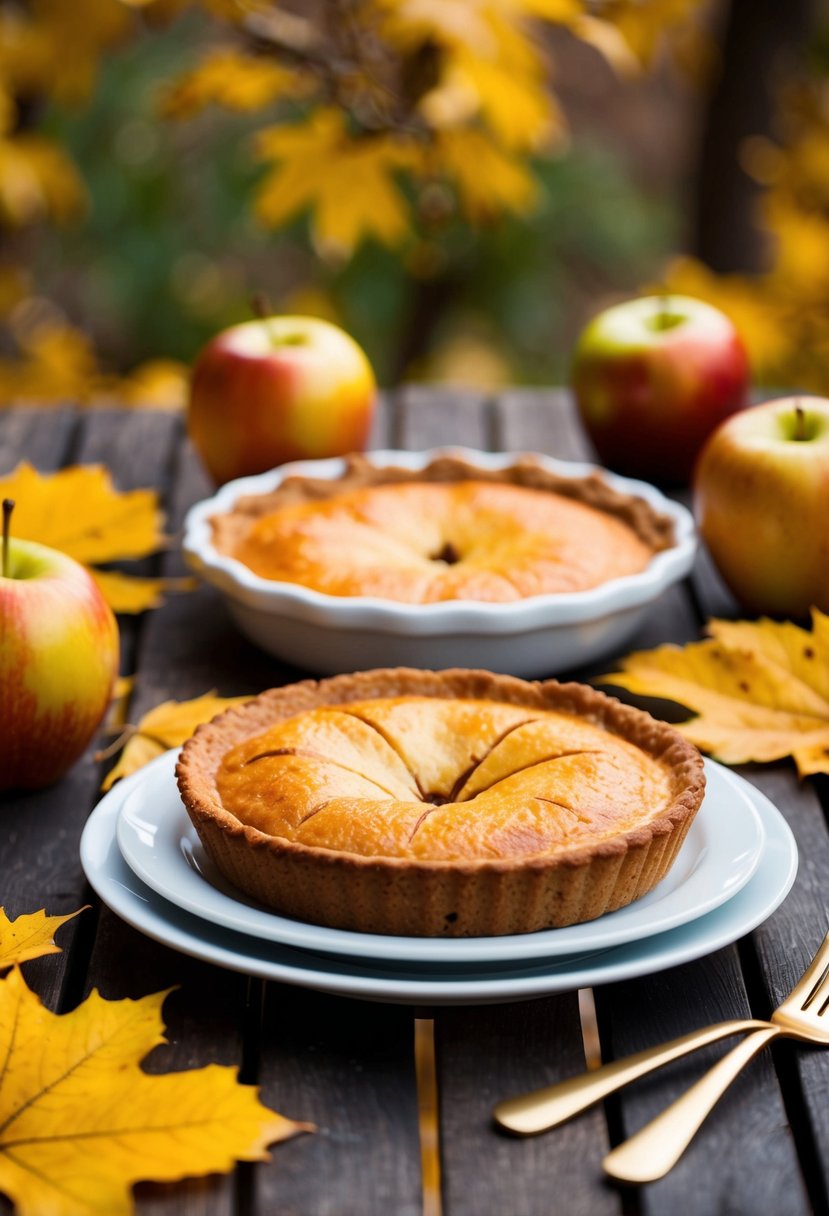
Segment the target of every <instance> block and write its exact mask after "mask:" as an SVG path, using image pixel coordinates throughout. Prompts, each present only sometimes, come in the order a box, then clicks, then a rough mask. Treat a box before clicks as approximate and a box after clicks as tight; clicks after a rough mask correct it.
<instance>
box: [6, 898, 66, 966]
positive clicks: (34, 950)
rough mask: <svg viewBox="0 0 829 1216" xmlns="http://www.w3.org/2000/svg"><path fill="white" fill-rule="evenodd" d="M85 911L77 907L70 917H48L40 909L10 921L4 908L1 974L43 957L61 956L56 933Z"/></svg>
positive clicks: (43, 910)
mask: <svg viewBox="0 0 829 1216" xmlns="http://www.w3.org/2000/svg"><path fill="white" fill-rule="evenodd" d="M83 910H84V909H83V908H78V910H77V912H70V913H69V914H68V915H67V916H47V915H46V911H45V909H41V910H40V912H31V913H29V914H28V915H23V916H18V917H17V918H16V920H9V918H8V916H7V915H6V910H5V908H0V971H3V970H5V969H6V968H7V967H12V966H14V965H15V964H16V963H25V962H28V961H29V960H30V959H33V958H40V957H41V956H42V955H44V954H60V952H61V950H60V946H56V945H55V940H54V939H55V933H56V931H57V930H58V929H59V928H60V927H61V925H65V924H66V922H67V921H68V920H72V919H73V917H75V916H77V915H78V914H79V913H80V912H83Z"/></svg>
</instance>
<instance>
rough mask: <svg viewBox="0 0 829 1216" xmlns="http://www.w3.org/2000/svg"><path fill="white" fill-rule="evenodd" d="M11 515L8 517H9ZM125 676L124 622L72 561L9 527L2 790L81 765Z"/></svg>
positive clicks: (0, 700) (0, 614)
mask: <svg viewBox="0 0 829 1216" xmlns="http://www.w3.org/2000/svg"><path fill="white" fill-rule="evenodd" d="M5 514H6V516H8V514H9V511H8V510H7V511H6V512H5ZM117 674H118V626H117V624H116V621H115V617H114V616H113V615H112V611H111V610H110V608H109V606H108V604H107V603H106V601H105V600H104V597H103V596H102V595H101V592H100V591H99V590H98V587H97V585H96V584H95V582H94V581H93V579H92V578H91V577H90V575H89V574H88V573H87V572H86V570H85V569H84V568H83V566H81V565H79V563H78V562H76V561H75V560H74V559H73V558H71V557H68V556H67V555H66V554H65V553H59V552H57V550H55V549H49V548H47V547H46V546H45V545H39V544H35V543H34V541H23V540H13V539H12V540H10V539H9V537H8V527H6V529H5V530H4V538H3V552H2V573H0V789H38V788H39V787H41V786H44V785H49V784H50V783H51V782H53V781H56V780H57V779H58V777H61V776H63V774H64V773H65V772H66V771H67V769H69V768H70V767H71V765H73V764H74V763H75V761H76V760H77V759H78V758H79V757H80V755H81V753H82V752H83V751H84V749H85V748H86V746H87V744H88V743H89V742H90V740H91V739H92V737H93V735H94V734H95V731H96V730H97V728H98V726H99V724H100V722H101V720H102V718H103V716H104V714H105V713H106V709H107V705H108V704H109V700H110V697H111V695H112V687H113V683H114V680H115V677H116V675H117Z"/></svg>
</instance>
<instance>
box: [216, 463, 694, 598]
mask: <svg viewBox="0 0 829 1216" xmlns="http://www.w3.org/2000/svg"><path fill="white" fill-rule="evenodd" d="M398 488H399V492H398ZM539 495H540V496H541V497H540V498H539V497H538V496H539ZM210 524H211V528H212V532H213V543H214V546H215V548H216V549H217V550H218V551H219V552H220V553H224V554H227V555H229V556H232V557H235V558H236V559H237V560H239V561H240V562H242V564H244V565H246V566H248V567H249V568H250V569H252V570H253V571H254V573H256V574H258V575H259V576H260V577H262V578H266V579H274V580H276V581H277V582H288V583H298V584H300V585H304V586H308V587H311V588H313V589H314V590H317V591H321V592H324V593H326V594H329V595H335V596H343V595H345V596H352V595H369V596H373V597H379V598H381V599H390V600H400V601H403V602H409V603H423V602H426V603H428V602H435V601H441V600H449V599H464V600H480V601H494V602H498V601H507V602H509V601H514V600H518V599H524V598H527V597H531V596H535V595H540V594H558V593H562V592H571V591H582V590H589V589H591V588H593V587H595V586H599V585H601V584H602V583H604V582H607V581H608V580H610V579H614V578H618V577H620V576H623V575H628V574H634V573H637V572H638V571H640V570H642V569H644V567H645V566H646V565H647V564H648V563H649V561H650V560H651V558H652V557H653V555H654V553H656V552H658V551H660V550H662V549H665V548H667V547H670V545H672V544H673V543H674V530H673V523H672V521H671V520H670V519H669V518H668V517H667V516H664V515H661V514H660V513H658V512H657V511H655V510H654V509H653V508H652V507H651V506H650V504H649V503H647V502H646V501H645V500H644V499H641V498H637V497H634V496H632V495H627V494H621V493H619V492H618V491H616V490H615V489H613V487H612V486H610V485H609V484H608V482H607V481H605V479H604V478H603V477H601V476H599V475H597V474H591V475H589V476H587V477H563V476H560V475H558V474H556V473H553V472H551V471H550V470H548V469H546V468H545V467H544V466H543V465H542V464H540V463H539V462H538V461H537V460H534V459H533V458H531V457H520V458H517V459H516V461H515V463H514V464H513V465H511V466H510V467H508V468H506V469H500V470H486V469H480V468H477V467H476V466H473V465H470V464H469V463H467V462H465V461H463V460H460V459H458V458H456V457H451V456H445V457H440V458H437V459H435V460H433V461H431V463H429V464H428V465H427V466H426V467H425V468H424V469H422V470H419V471H413V470H411V469H403V468H398V467H393V466H387V467H383V468H379V467H377V466H375V465H373V464H371V463H370V462H369V461H368V460H366V459H365V458H364V457H362V456H353V457H349V458H348V460H347V461H346V466H345V470H344V472H343V473H342V474H341V475H340V476H339V477H336V478H309V477H289V478H287V479H286V480H285V481H283V482H282V483H281V484H280V485H279V486H277V487H276V489H274V490H272V491H270V492H269V493H264V494H256V495H248V496H244V497H241V498H240V499H238V500H237V502H236V503H235V504H234V506H233V509H232V510H230V511H227V512H224V513H222V514H219V515H215V516H213V517H212V518H211V520H210ZM455 563H457V564H455Z"/></svg>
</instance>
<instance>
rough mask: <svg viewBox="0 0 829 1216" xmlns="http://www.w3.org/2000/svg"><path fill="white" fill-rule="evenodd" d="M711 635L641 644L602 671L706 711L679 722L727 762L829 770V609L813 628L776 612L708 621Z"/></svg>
mask: <svg viewBox="0 0 829 1216" xmlns="http://www.w3.org/2000/svg"><path fill="white" fill-rule="evenodd" d="M708 632H709V633H710V635H711V636H710V638H709V639H707V640H705V641H703V642H694V643H691V644H690V645H688V646H685V647H682V648H680V647H676V646H660V647H657V649H655V650H646V651H639V652H637V653H635V654H631V655H629V656H628V657H627V658H626V659H624V660H623V662H622V670H621V671H615V672H613V673H611V674H610V675H607V676H602V677H601V682H602V683H608V684H617V685H619V686H620V687H622V688H627V689H628V690H629V691H630V692H634V693H639V694H642V695H644V696H653V697H664V698H667V699H668V700H671V701H676V702H678V703H679V704H680V705H684V706H687V708H688V709H690V710H692V711H693V712H694V713H695V714H696V715H697V716H696V717H695V718H692V719H691V720H690V721H688V722H682V723H679V724H678V725H677V729H678V730H680V731H681V732H682V733H683V734H684V735H685V736H686V737H687V738H688V739H690V740H691V742H692V743H695V744H696V745H697V746H698V747H700V748H702V749H703V750H704V751H707V752H710V753H711V754H712V755H713V756H714V757H715V758H716V759H717V760H722V761H723V762H724V763H725V764H746V763H749V762H751V761H761V762H765V761H771V760H780V759H782V758H783V757H784V756H792V757H793V758H794V760H795V763H796V764H797V768H798V772H799V773H800V775H801V776H807V775H809V774H811V773H829V616H826V615H824V614H823V613H821V612H819V611H817V609H815V610H814V611H813V613H812V631H811V632H809V630H807V629H802V628H801V627H800V626H798V625H794V624H792V623H791V622H788V621H783V622H775V621H770V620H760V621H757V622H754V621H720V620H713V621H710V622H709V625H708Z"/></svg>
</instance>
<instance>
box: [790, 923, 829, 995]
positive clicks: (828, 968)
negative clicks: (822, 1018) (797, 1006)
mask: <svg viewBox="0 0 829 1216" xmlns="http://www.w3.org/2000/svg"><path fill="white" fill-rule="evenodd" d="M828 974H829V933H827V934H826V936H825V937H824V939H823V941H822V942H821V943H820V945H819V946H818V948H817V951H816V952H815V956H814V958H813V959H812V961H811V963H810V964H809V966H808V967H807V968H806V970H805V971H804V972H803V975H802V977H801V978H800V980H798V982H797V983H796V984H795V986H794V988H793V989H792V996H795V995H797V994H800V993H804V994H805V995H804V1000H803V1004H802V1005H801V1009H808V1007H809V1005H811V1003H812V1002H813V1001H814V999H815V997H816V996H817V995H818V993H819V992H820V990H821V988H822V986H823V984H824V983H825V982H826V977H827V975H828Z"/></svg>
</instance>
